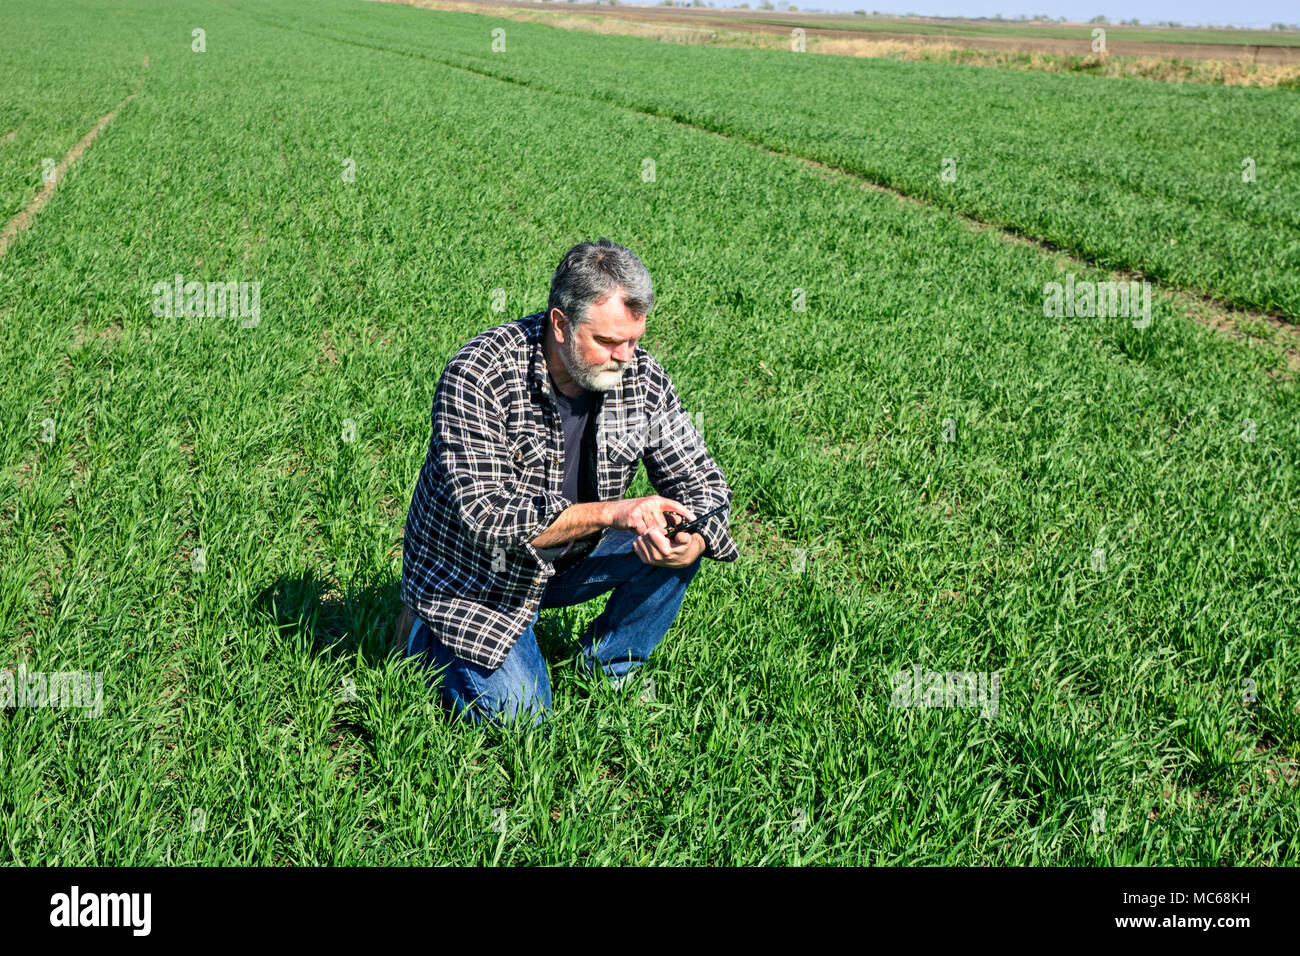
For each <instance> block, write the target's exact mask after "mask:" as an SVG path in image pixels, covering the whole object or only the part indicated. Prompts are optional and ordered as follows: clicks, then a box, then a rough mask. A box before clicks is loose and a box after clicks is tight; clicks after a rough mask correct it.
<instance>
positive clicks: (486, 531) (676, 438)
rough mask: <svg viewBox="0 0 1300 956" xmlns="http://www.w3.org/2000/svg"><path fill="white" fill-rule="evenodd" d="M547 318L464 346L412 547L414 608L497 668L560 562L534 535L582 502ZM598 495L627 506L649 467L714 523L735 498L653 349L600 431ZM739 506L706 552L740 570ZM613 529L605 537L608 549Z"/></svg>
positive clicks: (443, 396) (722, 520)
mask: <svg viewBox="0 0 1300 956" xmlns="http://www.w3.org/2000/svg"><path fill="white" fill-rule="evenodd" d="M544 316H545V313H544V312H536V313H533V314H532V315H529V316H525V317H524V318H522V319H517V320H515V321H513V322H507V323H506V324H504V325H499V326H496V327H495V328H491V329H487V330H486V331H484V332H481V333H479V334H478V335H477V336H475V337H474V338H473V339H471V340H470V341H469V342H468V343H466V344H465V345H464V346H462V347H461V348H460V350H459V351H457V352H456V354H455V355H453V356H452V358H451V360H450V361H449V362H448V363H447V366H446V368H445V369H444V370H443V373H442V378H441V380H439V382H438V387H437V390H436V391H435V393H434V397H433V413H432V419H433V430H432V436H431V437H430V440H429V451H428V455H427V456H426V457H425V461H424V467H423V468H422V469H421V470H420V477H419V480H418V481H417V482H416V485H415V492H414V494H413V495H412V497H411V510H410V512H409V514H408V515H407V519H406V532H405V541H404V542H403V546H402V600H403V602H405V603H406V604H407V605H408V606H409V607H411V608H412V609H413V610H414V611H415V612H416V613H417V614H419V616H420V618H421V619H422V620H423V621H424V623H425V625H426V626H428V627H429V629H430V630H431V631H432V633H433V635H434V636H435V637H436V638H437V639H438V640H440V641H441V642H442V643H443V644H444V645H445V646H446V647H448V648H449V649H450V650H451V651H452V652H453V653H454V654H456V655H457V656H458V657H461V658H463V659H465V660H469V661H472V662H473V663H476V664H479V665H481V666H483V667H486V668H489V669H492V670H495V669H496V668H497V667H499V666H500V665H501V662H502V661H504V660H505V658H506V655H507V654H508V653H509V652H510V649H511V648H512V647H513V646H514V643H515V641H517V640H518V639H519V636H520V635H521V634H523V632H524V629H525V628H527V626H528V624H529V623H530V622H531V621H532V618H533V614H534V613H535V612H536V611H537V609H538V608H539V607H540V605H541V600H542V595H543V593H544V592H545V590H546V583H547V580H548V579H549V578H550V577H551V576H552V575H554V574H555V573H556V572H555V565H554V564H553V563H552V562H550V561H547V560H546V559H545V558H543V557H542V556H541V555H540V554H539V553H538V551H537V549H536V548H535V547H534V546H533V545H532V543H531V542H532V539H533V538H535V537H537V536H538V535H539V534H541V533H542V532H543V531H545V530H546V529H547V528H548V527H550V525H551V524H552V523H553V522H554V521H555V519H556V518H558V517H559V515H560V513H561V512H563V511H564V510H565V509H566V508H568V507H569V506H570V505H572V504H573V502H572V501H569V500H568V499H567V498H565V497H564V496H563V494H562V493H561V488H562V485H563V482H564V432H563V428H562V426H561V420H560V413H559V409H558V408H557V407H556V404H555V401H554V398H553V397H552V396H553V394H554V393H553V389H552V387H551V382H550V376H549V375H548V374H547V367H546V357H545V353H544V352H543V349H542V330H543V318H544ZM595 435H596V472H597V497H598V499H599V500H601V501H610V500H617V499H620V498H622V497H623V495H624V493H625V492H626V491H627V489H628V486H629V485H630V484H631V483H632V479H633V478H634V477H635V476H636V470H637V464H638V462H640V461H644V462H645V465H646V473H647V476H648V477H649V479H650V484H651V485H652V486H653V487H654V489H655V492H656V493H657V494H660V495H663V496H664V497H667V498H671V499H673V500H674V501H679V502H681V503H682V504H684V505H686V506H687V507H688V508H690V509H692V511H694V513H695V514H697V515H698V514H703V513H704V512H705V511H708V510H710V509H712V508H716V507H718V506H719V505H723V504H726V505H730V504H731V488H730V487H729V486H728V485H727V482H726V480H725V479H724V478H723V475H722V470H721V469H720V468H719V467H718V465H717V464H716V463H715V462H714V460H713V459H712V458H711V457H710V456H709V453H708V451H707V449H706V448H705V446H704V440H703V439H702V438H701V437H700V434H699V432H698V431H697V430H696V428H695V427H694V425H693V424H692V423H691V421H690V418H689V417H688V416H687V415H686V413H685V411H684V410H683V408H682V403H681V400H680V399H679V398H678V397H677V391H676V389H675V388H674V387H673V383H672V380H671V379H670V378H669V377H668V373H667V372H665V371H664V369H663V366H661V365H660V364H659V362H658V361H656V360H655V359H654V357H653V356H651V355H650V353H649V352H647V351H646V350H645V349H644V348H642V347H641V346H640V345H638V346H637V347H636V349H635V350H634V356H633V358H632V361H631V362H630V363H629V364H628V368H627V369H626V370H625V371H624V374H623V378H622V379H621V381H620V382H619V384H618V385H617V387H615V388H613V389H611V390H610V391H608V392H606V393H604V396H603V401H602V402H601V405H600V410H599V413H598V416H597V423H596V431H595ZM729 517H730V509H728V510H727V511H725V512H723V513H721V514H718V515H715V516H713V517H712V518H709V519H707V520H706V521H705V523H704V524H703V526H702V527H701V528H700V531H699V533H700V535H701V536H702V537H703V538H704V541H705V550H704V556H705V557H709V558H713V559H714V560H715V561H735V560H736V559H737V558H738V557H739V556H740V551H739V549H738V548H737V547H736V542H735V541H734V540H733V539H732V537H731V532H730V530H729V526H728V524H729V522H728V519H729ZM608 531H609V529H608V528H607V529H605V530H604V531H602V532H601V535H600V540H603V539H604V537H605V535H606V534H607V533H608Z"/></svg>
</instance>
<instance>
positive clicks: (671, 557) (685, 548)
mask: <svg viewBox="0 0 1300 956" xmlns="http://www.w3.org/2000/svg"><path fill="white" fill-rule="evenodd" d="M704 548H705V544H704V537H703V536H702V535H699V534H686V533H684V532H681V531H674V532H673V534H672V540H671V541H670V540H669V538H668V536H667V535H665V534H664V533H663V532H662V531H659V530H657V529H652V530H650V531H647V532H646V533H645V534H643V535H639V536H638V537H637V539H636V540H635V541H633V542H632V550H633V551H634V552H636V556H637V557H638V558H640V559H641V561H642V562H643V563H645V564H653V565H654V566H655V567H659V568H684V567H686V566H687V565H689V564H693V563H694V562H695V559H696V558H698V557H699V556H700V555H701V554H703V553H704Z"/></svg>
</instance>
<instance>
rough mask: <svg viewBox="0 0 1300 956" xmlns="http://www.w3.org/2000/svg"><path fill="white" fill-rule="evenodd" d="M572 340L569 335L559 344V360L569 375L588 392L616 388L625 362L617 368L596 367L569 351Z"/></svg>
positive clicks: (620, 379)
mask: <svg viewBox="0 0 1300 956" xmlns="http://www.w3.org/2000/svg"><path fill="white" fill-rule="evenodd" d="M572 342H573V338H572V337H570V338H569V339H568V340H566V341H565V342H564V344H562V345H561V346H560V361H561V362H563V363H564V368H565V370H566V371H567V372H568V373H569V375H570V377H571V378H572V379H573V380H574V381H575V382H577V383H578V384H579V385H581V386H582V387H583V388H585V389H586V390H587V391H589V392H608V391H610V390H611V389H614V388H617V387H618V383H619V382H620V381H622V379H623V372H624V371H625V370H626V368H627V365H626V363H625V364H624V365H623V366H622V367H621V368H619V369H597V368H596V367H595V366H592V365H588V364H587V363H586V362H584V361H582V359H581V358H579V357H578V355H577V354H576V353H575V352H571V351H570V349H571V348H572V345H571V343H572Z"/></svg>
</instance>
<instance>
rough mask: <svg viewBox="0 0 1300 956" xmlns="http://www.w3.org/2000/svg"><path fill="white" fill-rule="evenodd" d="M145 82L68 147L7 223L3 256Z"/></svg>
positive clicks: (0, 241) (0, 235) (0, 247)
mask: <svg viewBox="0 0 1300 956" xmlns="http://www.w3.org/2000/svg"><path fill="white" fill-rule="evenodd" d="M144 68H145V69H146V70H147V69H149V58H148V57H145V58H144ZM143 85H144V78H143V77H141V79H140V83H139V84H138V85H137V86H136V88H135V91H134V92H133V93H131V94H129V95H128V96H127V98H126V99H124V100H123V101H122V102H121V103H118V104H117V106H115V107H113V111H112V112H111V113H105V114H104V115H103V116H101V117H100V118H99V122H97V123H96V124H95V125H94V126H92V127H91V128H90V130H89V131H88V132H87V133H86V135H85V136H83V137H81V139H79V140H77V144H76V145H75V146H73V147H72V149H70V150H68V154H67V155H66V156H64V157H63V159H62V160H60V161H59V162H58V163H57V164H56V165H55V167H54V178H53V179H51V180H50V181H49V182H45V183H42V184H41V188H40V189H39V190H37V192H36V195H35V196H33V197H32V199H31V201H30V202H29V203H28V204H27V205H26V207H24V208H23V210H22V211H21V212H20V213H18V215H16V216H14V217H13V218H12V219H10V220H9V222H7V223H6V224H5V227H4V229H3V230H0V256H3V255H4V254H5V252H6V250H8V248H9V246H10V244H11V243H12V242H13V241H14V240H15V239H16V238H18V236H19V234H20V233H21V232H22V231H23V230H24V229H26V228H27V227H28V226H29V225H31V222H32V220H33V219H34V218H35V217H36V214H37V213H38V212H40V211H41V209H42V208H43V207H44V206H45V204H46V203H47V202H49V201H50V197H51V196H53V195H54V190H56V189H58V188H59V183H61V182H63V176H64V174H65V173H67V171H68V169H69V167H71V166H72V164H73V163H75V162H76V161H77V160H78V159H80V158H81V154H82V153H84V152H85V151H86V148H87V147H88V146H89V145H90V144H91V143H93V142H94V141H95V139H96V138H97V137H98V136H99V134H100V133H102V132H103V131H104V127H105V126H107V125H108V124H109V123H111V122H113V120H115V119H116V118H117V114H118V111H119V110H121V109H122V107H124V106H126V104H127V103H130V102H131V101H132V100H133V99H135V97H136V94H138V93H139V92H140V88H141V87H142V86H143ZM14 132H15V133H16V132H17V130H14ZM9 136H10V137H12V136H13V133H10V134H9Z"/></svg>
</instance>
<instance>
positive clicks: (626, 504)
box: [610, 495, 695, 535]
mask: <svg viewBox="0 0 1300 956" xmlns="http://www.w3.org/2000/svg"><path fill="white" fill-rule="evenodd" d="M665 511H676V512H677V513H678V514H682V515H685V516H686V520H688V521H693V520H694V519H695V512H693V511H691V509H690V508H687V507H686V506H685V505H683V504H681V503H680V502H677V501H673V500H672V499H671V498H664V497H663V496H661V495H647V496H646V497H644V498H624V499H622V500H620V501H619V502H617V503H616V504H615V505H614V511H613V516H612V517H613V521H612V522H611V524H610V527H611V528H620V529H623V530H627V531H635V532H636V533H637V534H638V535H641V534H645V533H646V532H648V531H659V532H665V531H667V530H668V523H667V522H666V521H665V520H664V512H665Z"/></svg>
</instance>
